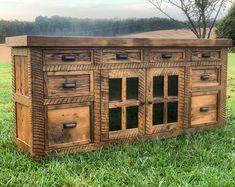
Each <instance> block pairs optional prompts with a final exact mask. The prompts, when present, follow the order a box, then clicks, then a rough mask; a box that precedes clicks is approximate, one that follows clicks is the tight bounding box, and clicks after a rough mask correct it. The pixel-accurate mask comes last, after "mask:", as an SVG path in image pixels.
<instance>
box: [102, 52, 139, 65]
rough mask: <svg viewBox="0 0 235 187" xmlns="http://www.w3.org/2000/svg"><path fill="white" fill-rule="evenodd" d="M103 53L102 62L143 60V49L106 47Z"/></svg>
mask: <svg viewBox="0 0 235 187" xmlns="http://www.w3.org/2000/svg"><path fill="white" fill-rule="evenodd" d="M102 55H103V60H102V63H130V62H143V52H142V50H141V49H105V50H103V51H102Z"/></svg>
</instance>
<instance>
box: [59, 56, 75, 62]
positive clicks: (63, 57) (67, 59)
mask: <svg viewBox="0 0 235 187" xmlns="http://www.w3.org/2000/svg"><path fill="white" fill-rule="evenodd" d="M62 60H63V61H69V62H71V61H75V60H76V55H63V56H62Z"/></svg>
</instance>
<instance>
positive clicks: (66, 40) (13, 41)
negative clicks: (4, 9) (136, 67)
mask: <svg viewBox="0 0 235 187" xmlns="http://www.w3.org/2000/svg"><path fill="white" fill-rule="evenodd" d="M6 45H7V46H10V47H26V46H32V47H37V46H38V47H216V46H218V47H230V46H232V40H230V39H157V38H124V37H72V36H70V37H59V36H56V37H55V36H16V37H8V38H6Z"/></svg>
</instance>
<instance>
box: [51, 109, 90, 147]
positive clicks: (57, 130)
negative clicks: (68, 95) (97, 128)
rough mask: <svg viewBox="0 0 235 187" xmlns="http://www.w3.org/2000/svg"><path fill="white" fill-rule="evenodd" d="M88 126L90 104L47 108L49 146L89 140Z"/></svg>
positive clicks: (87, 141)
mask: <svg viewBox="0 0 235 187" xmlns="http://www.w3.org/2000/svg"><path fill="white" fill-rule="evenodd" d="M90 126H91V124H90V106H79V107H73V108H48V143H49V147H51V146H58V145H60V144H66V145H68V144H87V143H89V142H91V136H90Z"/></svg>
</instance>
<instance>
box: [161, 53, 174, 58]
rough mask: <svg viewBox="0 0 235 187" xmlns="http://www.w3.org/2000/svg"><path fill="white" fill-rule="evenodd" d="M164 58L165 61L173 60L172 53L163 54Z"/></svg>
mask: <svg viewBox="0 0 235 187" xmlns="http://www.w3.org/2000/svg"><path fill="white" fill-rule="evenodd" d="M162 58H164V59H170V58H172V53H163V54H162Z"/></svg>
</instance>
